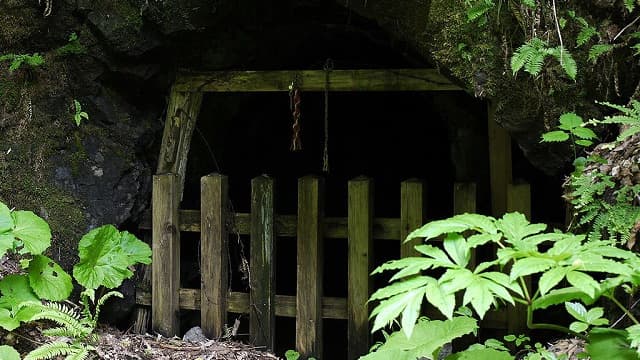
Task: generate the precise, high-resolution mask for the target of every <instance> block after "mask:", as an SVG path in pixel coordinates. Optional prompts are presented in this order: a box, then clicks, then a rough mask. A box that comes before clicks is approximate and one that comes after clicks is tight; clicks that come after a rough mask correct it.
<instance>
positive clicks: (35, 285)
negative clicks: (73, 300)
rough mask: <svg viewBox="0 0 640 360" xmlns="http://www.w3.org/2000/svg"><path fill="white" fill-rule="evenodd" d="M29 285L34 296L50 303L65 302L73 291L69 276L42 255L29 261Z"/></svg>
mask: <svg viewBox="0 0 640 360" xmlns="http://www.w3.org/2000/svg"><path fill="white" fill-rule="evenodd" d="M29 283H30V284H31V288H32V289H33V291H34V292H35V293H36V295H38V296H39V297H40V298H41V299H45V300H51V301H62V300H66V299H67V298H68V297H69V295H71V291H72V290H73V283H72V281H71V276H69V274H67V273H66V272H65V271H64V270H63V269H62V268H61V267H60V265H58V264H57V263H56V262H55V261H53V260H51V259H50V258H48V257H46V256H44V255H36V256H35V257H34V258H33V260H31V263H30V264H29Z"/></svg>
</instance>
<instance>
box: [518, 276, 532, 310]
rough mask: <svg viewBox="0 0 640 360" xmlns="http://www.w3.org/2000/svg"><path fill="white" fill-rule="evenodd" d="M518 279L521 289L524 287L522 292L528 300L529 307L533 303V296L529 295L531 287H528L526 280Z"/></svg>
mask: <svg viewBox="0 0 640 360" xmlns="http://www.w3.org/2000/svg"><path fill="white" fill-rule="evenodd" d="M518 279H519V280H520V287H522V290H523V291H524V297H525V298H526V299H527V305H529V304H530V303H531V296H530V295H529V287H528V286H527V283H526V282H525V281H524V278H522V277H520V278H518Z"/></svg>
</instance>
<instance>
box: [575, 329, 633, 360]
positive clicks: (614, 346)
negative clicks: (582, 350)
mask: <svg viewBox="0 0 640 360" xmlns="http://www.w3.org/2000/svg"><path fill="white" fill-rule="evenodd" d="M628 336H629V333H628V332H627V331H625V330H618V329H609V328H595V329H593V330H591V331H590V332H589V341H588V343H587V348H586V350H587V353H588V354H589V355H590V357H591V358H592V359H616V360H638V359H640V357H639V356H638V353H637V352H636V351H634V350H633V349H631V348H630V343H629V341H628V339H627V338H628Z"/></svg>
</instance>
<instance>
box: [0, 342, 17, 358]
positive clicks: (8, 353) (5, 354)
mask: <svg viewBox="0 0 640 360" xmlns="http://www.w3.org/2000/svg"><path fill="white" fill-rule="evenodd" d="M0 359H2V360H20V353H18V352H17V351H16V349H14V348H12V347H11V346H8V345H0Z"/></svg>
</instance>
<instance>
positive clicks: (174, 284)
mask: <svg viewBox="0 0 640 360" xmlns="http://www.w3.org/2000/svg"><path fill="white" fill-rule="evenodd" d="M179 184H180V176H178V175H176V174H166V175H155V176H154V177H153V195H152V207H153V220H152V227H153V245H152V249H153V263H152V278H151V284H152V311H151V321H152V324H153V329H154V331H156V332H158V333H159V334H162V335H164V336H174V335H178V334H179V332H180V318H179V314H180V297H179V295H180V293H179V292H180V230H179V228H180V227H179V224H178V206H179V203H180V200H179V191H178V189H179V186H180V185H179Z"/></svg>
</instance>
